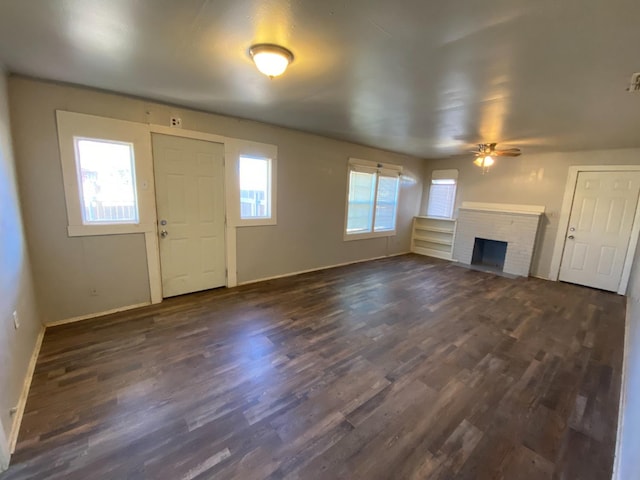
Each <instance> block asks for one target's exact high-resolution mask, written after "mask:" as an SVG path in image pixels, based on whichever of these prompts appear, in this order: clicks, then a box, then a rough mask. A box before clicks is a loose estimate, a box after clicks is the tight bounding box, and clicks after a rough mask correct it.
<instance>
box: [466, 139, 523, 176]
mask: <svg viewBox="0 0 640 480" xmlns="http://www.w3.org/2000/svg"><path fill="white" fill-rule="evenodd" d="M496 145H497V143H479V144H478V149H477V150H474V151H472V152H471V153H473V154H474V155H475V156H476V159H475V160H474V161H473V163H474V164H475V165H477V166H478V167H480V168H482V173H485V172H486V171H487V170H488V169H489V167H490V166H491V165H493V164H494V163H495V160H494V159H493V158H494V157H517V156H519V155H521V154H522V151H521V150H520V149H519V148H506V149H504V150H496Z"/></svg>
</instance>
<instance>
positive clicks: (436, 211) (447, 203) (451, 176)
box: [427, 170, 458, 218]
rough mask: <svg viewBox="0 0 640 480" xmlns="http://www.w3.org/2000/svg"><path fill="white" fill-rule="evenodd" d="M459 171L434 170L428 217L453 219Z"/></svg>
mask: <svg viewBox="0 0 640 480" xmlns="http://www.w3.org/2000/svg"><path fill="white" fill-rule="evenodd" d="M457 184H458V171H457V170H434V171H433V173H432V178H431V187H430V188H429V203H428V204H427V216H429V217H441V218H451V217H452V216H453V207H454V205H455V201H456V187H457Z"/></svg>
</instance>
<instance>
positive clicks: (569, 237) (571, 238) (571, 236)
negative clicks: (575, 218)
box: [567, 235, 576, 240]
mask: <svg viewBox="0 0 640 480" xmlns="http://www.w3.org/2000/svg"><path fill="white" fill-rule="evenodd" d="M567 238H568V239H569V240H573V239H574V238H576V237H574V236H573V235H569V236H568V237H567Z"/></svg>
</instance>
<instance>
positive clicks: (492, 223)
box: [453, 202, 544, 277]
mask: <svg viewBox="0 0 640 480" xmlns="http://www.w3.org/2000/svg"><path fill="white" fill-rule="evenodd" d="M543 214H544V207H543V206H538V205H506V204H498V203H478V202H463V204H462V206H461V207H460V208H459V209H458V220H457V222H456V233H455V237H454V240H453V258H454V259H455V260H457V261H458V262H460V263H461V264H463V265H472V264H476V265H477V264H478V263H480V265H478V266H477V268H478V269H482V270H484V269H487V264H488V265H489V266H491V265H492V266H493V267H492V269H493V271H500V272H503V273H504V274H506V275H518V276H523V277H526V276H528V275H529V270H530V269H531V260H532V258H533V249H534V246H535V243H536V237H537V236H538V226H539V224H540V217H541V216H542V215H543ZM478 239H479V240H481V241H482V240H484V242H481V243H482V245H481V246H479V247H477V246H476V242H477V240H478ZM487 241H490V242H491V241H495V242H498V243H502V244H503V245H502V246H501V247H500V249H498V248H497V246H496V245H494V244H487ZM507 245H508V248H504V247H505V246H507ZM499 252H500V253H499ZM490 268H491V267H490Z"/></svg>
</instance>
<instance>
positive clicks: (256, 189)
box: [239, 156, 271, 220]
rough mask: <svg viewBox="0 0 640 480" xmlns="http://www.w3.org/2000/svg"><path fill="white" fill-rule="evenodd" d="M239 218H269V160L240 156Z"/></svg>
mask: <svg viewBox="0 0 640 480" xmlns="http://www.w3.org/2000/svg"><path fill="white" fill-rule="evenodd" d="M239 171H240V218H241V219H243V220H245V219H264V218H271V160H270V159H268V158H253V157H245V156H240V167H239Z"/></svg>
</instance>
